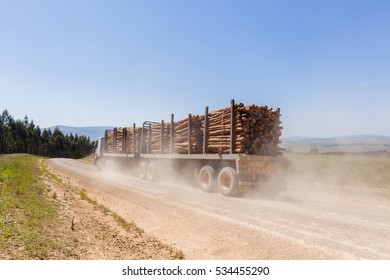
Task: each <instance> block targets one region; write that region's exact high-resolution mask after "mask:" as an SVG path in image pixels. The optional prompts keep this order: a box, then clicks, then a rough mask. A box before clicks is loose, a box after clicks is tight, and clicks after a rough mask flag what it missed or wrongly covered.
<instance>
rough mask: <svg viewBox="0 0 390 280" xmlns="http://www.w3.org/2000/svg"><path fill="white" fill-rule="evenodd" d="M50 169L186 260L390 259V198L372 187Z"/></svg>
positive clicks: (56, 164)
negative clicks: (207, 182)
mask: <svg viewBox="0 0 390 280" xmlns="http://www.w3.org/2000/svg"><path fill="white" fill-rule="evenodd" d="M48 164H49V166H50V167H51V168H52V169H54V170H56V171H57V172H59V173H61V174H62V175H64V176H65V177H66V178H68V180H69V182H70V183H71V184H75V185H77V186H79V187H81V188H85V189H86V192H87V194H88V195H89V196H91V197H92V198H93V199H95V200H96V201H98V202H99V203H101V204H104V205H106V206H107V207H108V208H110V209H111V210H113V211H115V212H116V213H118V214H119V215H121V216H122V217H124V218H125V219H127V220H128V221H134V222H135V223H136V224H137V225H138V226H140V227H142V228H143V229H144V230H145V231H146V232H147V233H148V234H150V235H152V236H155V237H156V238H158V239H159V240H161V241H164V242H166V243H168V244H172V245H174V246H175V247H177V248H178V249H181V250H182V251H183V252H184V255H185V258H186V259H281V260H283V259H390V238H389V236H390V199H389V198H388V197H386V196H385V195H383V196H381V195H380V194H378V193H373V192H372V191H371V190H369V189H365V188H363V187H356V188H355V189H353V190H351V189H343V188H340V187H337V186H327V185H321V184H315V185H311V186H310V185H309V186H302V185H301V186H299V185H298V186H291V185H290V186H289V187H288V190H287V191H285V192H283V193H281V194H280V195H279V196H277V197H273V198H270V197H266V196H264V194H262V193H261V192H256V191H251V192H249V193H247V194H246V195H245V196H243V197H240V198H230V197H224V196H222V195H221V194H219V193H205V192H202V191H201V190H200V189H197V188H195V187H193V186H191V185H189V184H187V183H186V182H185V181H183V180H181V179H177V178H175V177H174V176H169V177H170V178H169V179H165V180H163V181H162V182H145V181H141V180H140V179H138V178H136V177H134V176H131V175H127V174H126V173H123V172H120V173H119V172H116V171H114V170H104V171H99V170H97V169H96V168H95V167H94V166H92V165H89V164H85V163H82V162H79V161H75V160H71V159H50V160H48Z"/></svg>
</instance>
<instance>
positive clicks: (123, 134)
mask: <svg viewBox="0 0 390 280" xmlns="http://www.w3.org/2000/svg"><path fill="white" fill-rule="evenodd" d="M232 111H233V114H234V116H233V118H232V116H231V114H232ZM279 119H280V110H279V109H276V110H274V109H272V108H268V107H267V106H256V105H247V106H246V105H244V104H242V103H239V104H233V107H227V108H222V109H219V110H215V111H212V112H210V113H208V114H207V117H206V116H205V115H202V116H199V115H189V116H188V118H185V119H183V120H180V121H177V122H174V123H173V129H174V131H173V136H174V137H173V138H174V139H171V135H172V131H171V130H172V124H171V123H169V122H168V123H164V122H162V123H158V124H153V125H151V126H150V128H151V131H150V132H151V137H150V139H149V131H148V130H149V128H146V129H145V128H144V140H143V141H144V148H143V151H142V153H147V148H146V147H148V148H149V153H153V154H158V153H162V154H168V153H176V154H201V153H203V152H205V153H211V154H214V153H219V154H228V153H231V152H232V153H246V154H250V155H268V156H276V155H280V154H281V152H280V148H279V147H278V144H279V137H280V135H281V130H282V127H281V126H280V124H281V122H280V120H279ZM232 121H233V122H232ZM189 122H190V130H191V131H190V133H189V131H188V130H189ZM231 129H233V131H231ZM141 134H142V128H140V127H137V128H136V129H135V135H134V127H127V128H115V129H114V130H112V131H106V151H107V152H109V153H112V152H115V153H139V152H140V142H141ZM205 134H206V137H204V135H205ZM231 135H233V137H232V143H231V140H230V139H231ZM204 138H205V139H206V141H205V142H204ZM149 140H150V145H149V143H148V142H149ZM113 141H115V145H113V143H114V142H113ZM134 141H135V151H134ZM204 143H205V147H204V148H203V145H204ZM172 144H173V148H172V147H171V146H172ZM231 144H232V145H231ZM124 145H125V146H124ZM231 146H232V147H233V150H232V151H230V149H231ZM189 147H190V151H189Z"/></svg>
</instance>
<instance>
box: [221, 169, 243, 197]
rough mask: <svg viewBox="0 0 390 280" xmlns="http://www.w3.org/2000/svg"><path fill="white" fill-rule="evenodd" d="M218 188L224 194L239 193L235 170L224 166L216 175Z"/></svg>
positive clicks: (233, 194) (234, 194) (235, 194)
mask: <svg viewBox="0 0 390 280" xmlns="http://www.w3.org/2000/svg"><path fill="white" fill-rule="evenodd" d="M218 189H219V191H220V193H221V194H223V195H226V196H237V195H238V194H239V193H240V188H239V185H238V178H237V172H236V171H235V170H234V169H233V168H231V167H224V168H222V170H221V171H220V172H219V175H218Z"/></svg>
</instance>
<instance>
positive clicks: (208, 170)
mask: <svg viewBox="0 0 390 280" xmlns="http://www.w3.org/2000/svg"><path fill="white" fill-rule="evenodd" d="M198 181H199V186H200V188H201V189H202V190H204V191H205V192H213V191H215V189H216V186H217V182H216V173H215V170H214V168H212V167H211V166H209V165H205V166H203V167H202V168H201V169H200V171H199V174H198Z"/></svg>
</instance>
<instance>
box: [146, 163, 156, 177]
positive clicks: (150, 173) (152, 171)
mask: <svg viewBox="0 0 390 280" xmlns="http://www.w3.org/2000/svg"><path fill="white" fill-rule="evenodd" d="M157 177H158V167H157V164H156V163H155V162H151V163H149V165H148V169H147V170H146V178H147V179H148V181H156V180H157Z"/></svg>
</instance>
